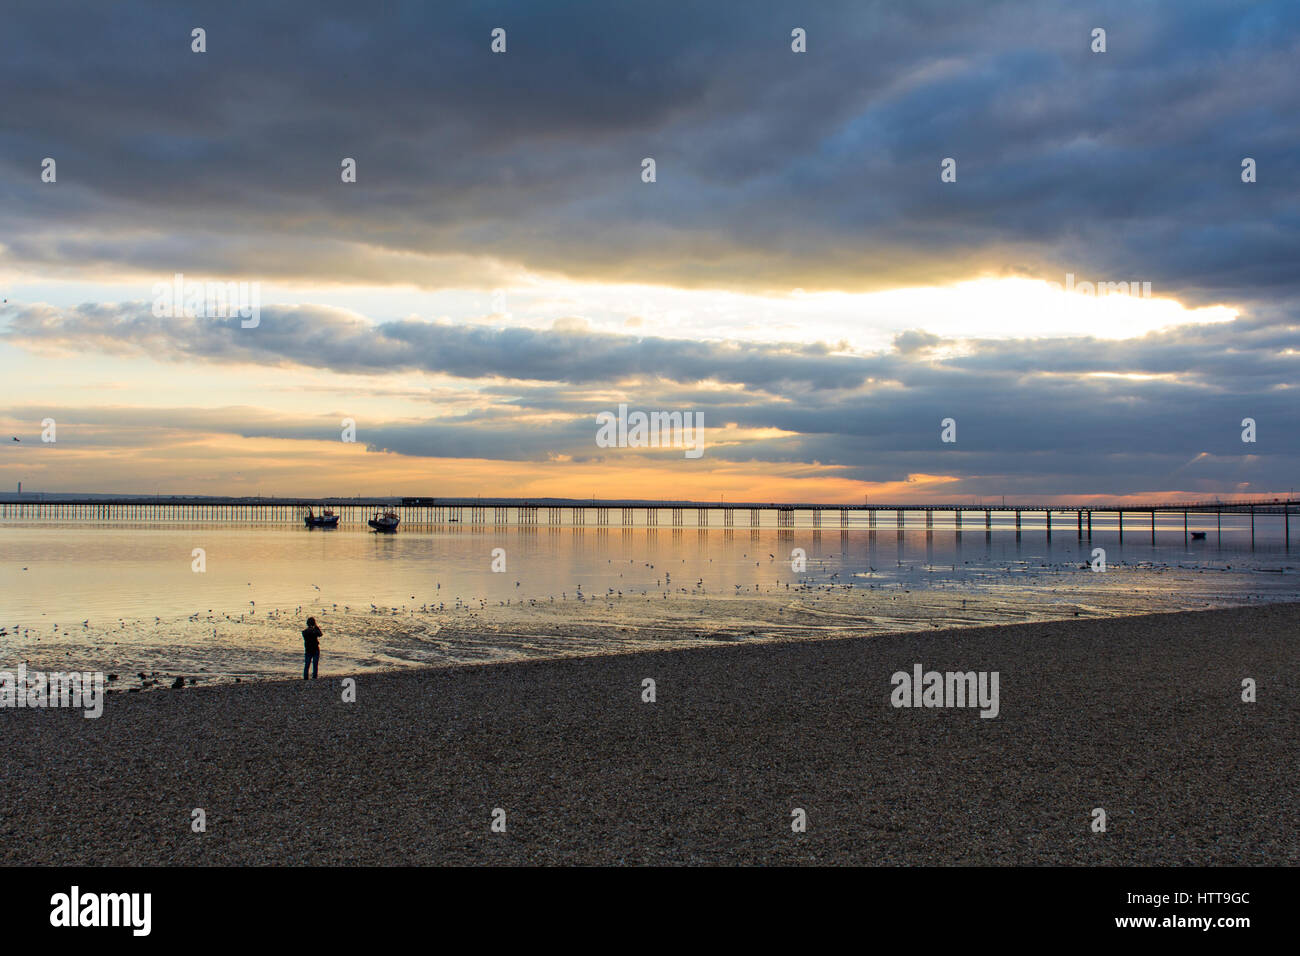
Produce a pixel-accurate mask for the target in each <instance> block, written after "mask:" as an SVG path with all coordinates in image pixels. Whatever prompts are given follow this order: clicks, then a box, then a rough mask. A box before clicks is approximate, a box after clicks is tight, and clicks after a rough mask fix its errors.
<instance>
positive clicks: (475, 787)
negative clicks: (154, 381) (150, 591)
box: [0, 603, 1300, 866]
mask: <svg viewBox="0 0 1300 956" xmlns="http://www.w3.org/2000/svg"><path fill="white" fill-rule="evenodd" d="M918 663H919V664H921V665H923V666H924V667H925V668H926V669H934V670H939V671H944V670H959V671H970V670H976V671H990V672H991V671H996V672H998V673H999V674H1000V697H1001V699H1000V709H999V713H998V716H997V717H996V718H993V719H983V718H981V717H980V715H979V712H978V711H977V710H975V709H969V708H967V709H962V708H934V709H912V708H895V707H893V706H891V704H890V690H891V684H890V677H891V674H893V673H894V672H896V671H910V670H911V669H912V667H913V666H914V665H915V664H918ZM346 676H347V675H346V674H342V673H335V672H333V671H331V670H330V667H329V660H328V656H326V658H325V660H323V662H322V677H321V679H320V680H318V681H315V682H304V681H301V680H291V681H265V682H256V683H251V682H250V683H241V684H220V685H211V686H186V687H184V688H183V689H179V690H159V691H155V692H151V693H142V694H130V695H127V694H114V695H112V696H111V697H110V699H109V700H108V702H107V704H106V706H105V709H104V714H103V716H102V717H101V718H99V719H85V718H84V717H83V716H82V714H81V712H80V711H76V710H13V709H7V710H3V711H0V724H2V726H3V732H4V741H5V747H4V751H5V753H4V759H3V761H2V762H0V779H2V780H3V787H0V861H2V862H3V863H5V864H10V865H13V864H82V865H143V864H161V865H201V866H212V865H250V864H276V865H286V864H287V865H306V864H325V865H344V864H369V865H388V864H401V865H412V864H413V865H445V864H703V865H711V864H771V865H790V864H847V865H895V864H944V865H964V864H1007V865H1012V864H1015V865H1044V864H1073V865H1154V864H1175V865H1176V864H1209V865H1227V864H1251V865H1259V864H1262V865H1296V864H1298V863H1300V836H1298V835H1297V830H1296V820H1297V819H1300V813H1298V812H1297V811H1300V798H1298V797H1297V787H1296V778H1295V768H1296V766H1297V731H1298V730H1300V604H1295V603H1279V604H1270V605H1265V606H1257V607H1249V608H1235V609H1218V610H1208V611H1198V612H1180V613H1170V614H1153V615H1145V616H1133V617H1110V618H1094V619H1074V620H1053V621H1030V622H1026V623H1022V624H1012V625H999V626H989V627H968V628H961V629H937V630H930V631H925V632H911V633H897V634H889V633H885V634H880V633H875V634H868V635H857V636H847V637H844V636H839V637H835V638H828V639H821V640H801V641H797V642H781V641H777V642H771V641H766V642H761V643H747V642H746V641H745V640H744V639H743V636H740V637H738V638H737V639H735V640H728V641H722V642H717V643H716V644H715V645H713V646H705V647H690V648H682V649H669V650H654V651H637V652H632V653H622V654H611V655H603V656H585V657H576V658H571V659H558V660H526V661H510V662H499V663H484V664H472V665H457V666H443V667H429V668H412V669H404V670H397V671H391V672H381V673H365V674H361V675H357V676H356V678H355V680H356V700H355V702H344V700H343V696H344V695H343V678H344V677H346ZM647 678H649V679H651V680H653V681H654V687H655V700H654V702H653V703H648V702H645V701H644V700H643V693H644V691H643V687H644V684H643V682H644V681H645V679H647ZM1244 678H1252V679H1253V680H1254V681H1255V684H1256V686H1257V694H1258V700H1257V701H1256V702H1254V703H1246V702H1243V701H1242V681H1243V679H1244ZM196 808H200V809H202V810H203V815H204V818H205V822H206V830H205V831H204V832H194V830H193V829H192V825H191V824H192V820H193V819H194V814H193V811H194V810H195V809H196ZM498 808H499V809H500V810H502V811H504V814H503V817H504V824H505V825H504V832H497V831H494V830H493V828H492V826H491V824H492V822H493V819H494V811H495V810H497V809H498ZM1096 808H1102V809H1104V810H1105V812H1106V820H1107V826H1106V830H1105V832H1094V831H1093V829H1092V828H1091V827H1090V824H1091V823H1092V821H1093V818H1094V815H1093V811H1094V809H1096ZM795 810H803V811H804V813H805V814H806V820H807V828H806V831H805V832H793V830H792V827H791V820H792V812H793V811H795ZM496 817H497V818H498V820H499V819H501V817H502V814H496ZM498 829H499V827H498Z"/></svg>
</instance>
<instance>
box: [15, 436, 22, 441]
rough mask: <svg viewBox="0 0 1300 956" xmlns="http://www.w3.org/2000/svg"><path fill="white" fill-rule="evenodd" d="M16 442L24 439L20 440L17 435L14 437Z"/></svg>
mask: <svg viewBox="0 0 1300 956" xmlns="http://www.w3.org/2000/svg"><path fill="white" fill-rule="evenodd" d="M14 441H22V439H21V438H19V437H18V436H17V435H15V436H14Z"/></svg>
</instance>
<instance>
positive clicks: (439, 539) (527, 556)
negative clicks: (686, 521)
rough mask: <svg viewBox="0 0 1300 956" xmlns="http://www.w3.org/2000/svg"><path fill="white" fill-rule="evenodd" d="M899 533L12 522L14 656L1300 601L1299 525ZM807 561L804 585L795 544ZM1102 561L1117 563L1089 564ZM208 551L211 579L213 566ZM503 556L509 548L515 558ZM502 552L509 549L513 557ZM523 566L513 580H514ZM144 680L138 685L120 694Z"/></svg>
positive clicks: (227, 654)
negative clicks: (1289, 533)
mask: <svg viewBox="0 0 1300 956" xmlns="http://www.w3.org/2000/svg"><path fill="white" fill-rule="evenodd" d="M1193 522H1194V523H1193V524H1192V526H1191V527H1192V529H1193V530H1197V529H1198V528H1199V529H1204V530H1207V531H1208V539H1207V540H1205V541H1190V542H1185V541H1184V538H1183V533H1182V519H1181V517H1179V518H1177V519H1174V520H1171V521H1170V522H1169V524H1168V525H1167V526H1164V525H1161V526H1158V528H1157V535H1156V543H1155V545H1154V546H1153V545H1152V543H1151V536H1150V530H1149V526H1146V527H1140V526H1135V525H1134V524H1130V523H1127V522H1126V528H1125V535H1124V541H1123V544H1122V545H1121V544H1120V542H1119V540H1118V535H1117V534H1116V532H1115V531H1114V529H1113V526H1112V527H1111V528H1110V529H1099V527H1098V523H1097V522H1094V525H1093V536H1092V539H1091V541H1089V540H1087V539H1085V540H1084V541H1079V540H1077V538H1076V534H1075V529H1074V526H1073V525H1070V526H1068V527H1065V528H1064V529H1063V528H1062V526H1061V525H1060V524H1057V525H1056V527H1055V528H1054V534H1053V536H1052V538H1051V539H1050V540H1049V539H1048V538H1047V537H1046V535H1045V534H1044V533H1043V531H1042V529H1041V525H1040V526H1039V527H1037V528H1034V527H1031V526H1029V525H1026V526H1025V529H1024V531H1023V533H1022V534H1021V535H1020V536H1019V538H1018V537H1017V535H1016V534H1015V533H1014V531H1009V530H995V531H994V532H992V534H986V533H985V531H984V529H983V528H982V527H978V528H976V529H973V530H972V529H969V527H968V529H967V530H965V531H964V533H962V534H960V535H959V534H957V533H955V532H954V531H953V530H951V529H943V530H939V529H937V530H934V531H933V532H927V531H924V530H908V531H905V532H902V533H900V532H898V531H897V530H895V529H894V528H892V527H889V528H885V527H882V528H879V529H877V530H876V531H875V532H868V531H859V530H854V531H850V532H843V533H842V532H840V531H839V530H838V529H833V530H823V531H821V532H815V531H813V530H811V529H799V530H794V531H792V532H777V531H772V530H765V531H757V532H753V531H750V530H749V529H737V530H735V531H724V530H722V529H713V530H709V531H697V530H696V529H695V528H689V529H678V530H673V529H668V528H660V529H658V530H646V529H641V528H638V529H630V530H621V529H617V528H615V529H610V530H598V529H592V528H587V529H579V530H574V529H568V528H565V529H549V528H542V529H536V530H519V529H506V530H495V531H493V530H486V531H485V530H477V531H476V530H471V529H468V528H464V529H461V528H451V529H449V528H446V527H443V528H420V527H406V526H404V527H403V528H402V530H401V531H400V532H399V533H397V534H396V535H378V534H372V533H368V532H366V531H362V530H360V529H355V530H349V529H341V530H335V531H322V530H307V529H305V528H301V527H295V526H293V525H289V524H285V525H282V526H278V525H272V526H267V525H258V526H251V525H243V524H234V523H211V524H203V525H194V524H176V523H167V522H153V523H142V524H134V525H123V524H121V523H113V524H108V523H96V522H91V521H77V522H51V521H39V522H38V521H31V520H22V521H19V520H10V521H6V522H0V629H2V630H3V633H0V666H9V665H11V664H15V663H17V662H18V661H21V660H28V661H31V662H32V666H36V665H37V664H43V665H45V666H52V665H55V664H58V665H61V666H64V667H71V666H77V667H96V668H100V669H105V670H113V669H116V670H118V671H121V672H123V673H124V675H125V674H126V673H127V672H129V673H130V675H131V679H132V680H135V679H136V678H135V677H134V675H135V673H136V672H137V671H138V670H143V671H144V672H145V673H146V674H152V673H154V672H159V673H160V674H161V675H170V674H174V673H184V674H191V675H197V676H200V677H201V678H202V679H205V680H216V679H230V678H231V677H233V676H235V675H240V676H244V677H266V676H286V675H288V674H291V673H293V672H294V668H295V667H299V668H300V666H301V665H300V664H299V663H298V661H300V659H301V658H300V653H301V650H300V649H301V639H300V637H299V634H298V631H299V630H300V629H301V627H302V626H303V625H302V619H303V618H304V617H305V616H306V615H307V614H314V615H315V616H316V617H317V618H318V619H320V621H321V624H322V627H324V629H325V631H326V640H325V641H324V642H323V643H324V646H325V648H326V661H327V662H329V663H331V664H332V665H333V666H334V667H335V669H336V671H337V670H339V669H355V670H366V669H373V668H385V667H399V666H407V665H411V664H419V663H463V662H471V661H480V660H497V659H508V658H515V657H524V656H548V655H562V654H574V653H595V652H601V651H608V650H620V649H629V648H636V647H645V646H655V645H656V644H662V643H663V642H664V641H669V640H671V641H673V642H681V641H685V642H687V643H689V642H691V641H695V640H698V641H707V640H710V639H720V638H721V637H727V638H728V639H733V638H734V639H751V638H752V639H757V640H761V639H770V638H781V637H786V638H788V637H799V636H809V635H816V634H818V633H825V632H826V631H827V630H831V631H833V632H835V633H855V632H859V631H861V630H872V629H876V630H893V629H899V628H913V627H934V626H936V625H945V624H979V623H989V622H997V621H1017V620H1025V619H1032V618H1043V617H1068V616H1074V615H1075V614H1076V613H1078V614H1081V615H1085V616H1092V615H1105V614H1118V613H1131V612H1135V611H1148V610H1164V609H1170V610H1174V609H1181V608H1198V607H1205V606H1208V605H1227V604H1240V603H1251V602H1257V601H1274V600H1296V599H1300V577H1298V576H1297V561H1296V559H1295V556H1294V553H1293V552H1289V551H1287V550H1286V549H1285V548H1284V547H1283V544H1282V536H1281V519H1280V518H1258V519H1257V526H1256V536H1255V541H1254V546H1253V548H1252V546H1251V538H1250V532H1249V523H1248V519H1244V520H1243V519H1241V518H1236V517H1234V518H1225V519H1224V523H1223V532H1222V535H1221V536H1220V535H1219V534H1217V533H1216V530H1215V523H1214V518H1213V516H1210V517H1209V519H1208V521H1206V520H1205V519H1196V518H1194V519H1193ZM796 548H800V549H803V551H804V552H805V553H806V556H807V570H806V571H805V572H804V573H796V572H795V571H794V570H793V569H792V567H791V554H792V551H793V550H794V549H796ZM1093 548H1104V549H1105V551H1106V563H1107V571H1106V573H1104V574H1099V573H1095V572H1093V571H1091V570H1089V569H1087V568H1086V562H1087V560H1088V557H1089V554H1090V552H1091V550H1092V549H1093ZM195 549H202V550H203V552H204V558H203V560H204V562H205V564H206V569H205V570H203V571H202V572H196V571H195V570H194V569H193V564H194V562H195V560H196V559H195V557H194V551H195ZM496 549H500V550H499V551H498V550H496ZM494 552H495V555H494ZM494 559H495V561H496V562H497V564H498V566H500V563H501V561H502V560H504V564H505V571H504V572H494V571H493V570H492V567H493V562H494ZM119 686H121V685H119Z"/></svg>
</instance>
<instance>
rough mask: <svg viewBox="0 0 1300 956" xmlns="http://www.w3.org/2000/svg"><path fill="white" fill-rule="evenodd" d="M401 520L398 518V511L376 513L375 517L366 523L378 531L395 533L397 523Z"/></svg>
mask: <svg viewBox="0 0 1300 956" xmlns="http://www.w3.org/2000/svg"><path fill="white" fill-rule="evenodd" d="M401 520H402V519H401V518H399V517H397V512H396V511H376V512H375V516H374V517H373V518H371V519H370V520H369V521H367V522H366V523H367V524H368V525H370V527H372V528H374V529H375V530H376V531H387V532H393V531H396V530H397V523H398V522H399V521H401Z"/></svg>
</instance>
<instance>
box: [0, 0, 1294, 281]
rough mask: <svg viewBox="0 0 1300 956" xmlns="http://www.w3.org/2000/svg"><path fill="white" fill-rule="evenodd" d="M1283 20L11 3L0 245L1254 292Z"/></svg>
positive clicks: (1277, 251) (1136, 7) (1176, 11)
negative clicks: (1094, 42) (501, 38)
mask: <svg viewBox="0 0 1300 956" xmlns="http://www.w3.org/2000/svg"><path fill="white" fill-rule="evenodd" d="M194 26H203V27H204V28H205V29H206V30H207V32H208V52H207V53H206V54H203V55H197V54H193V53H191V52H190V50H189V32H190V29H191V28H192V27H194ZM496 26H503V27H505V28H506V29H507V30H508V37H509V52H508V53H506V54H505V55H502V56H494V55H493V54H491V53H490V52H489V50H488V39H489V31H490V30H491V29H492V28H493V27H496ZM793 26H801V27H804V28H805V29H807V31H808V44H809V52H808V53H806V54H801V55H796V54H793V53H791V52H790V48H789V34H790V29H791V28H792V27H793ZM1095 26H1102V27H1105V28H1106V29H1107V31H1108V47H1109V49H1108V52H1107V53H1105V54H1092V53H1091V52H1089V49H1088V43H1089V32H1090V30H1091V29H1092V28H1093V27H1095ZM1297 36H1300V7H1298V6H1297V5H1296V4H1294V3H1292V2H1289V0H1281V2H1273V3H1258V4H1249V5H1242V4H1224V3H1211V2H1180V3H1173V2H1167V3H1152V4H1133V3H1131V2H1126V0H1125V2H1121V0H1111V2H1102V3H1096V4H1090V5H1088V7H1087V8H1086V9H1081V8H1077V7H1075V6H1073V5H1069V4H1055V3H1035V4H1029V3H1011V2H1008V3H996V4H969V3H965V2H961V0H952V2H933V0H931V2H911V3H883V2H882V3H872V2H848V0H845V2H827V3H819V4H817V5H815V7H813V8H809V7H808V6H807V5H804V4H795V3H777V2H763V0H756V2H751V3H746V4H744V5H743V8H738V7H737V6H736V5H733V4H701V3H684V2H682V3H673V2H668V3H654V4H636V3H620V4H611V3H605V2H599V3H597V2H592V3H558V4H545V5H542V4H526V3H489V4H484V3H473V4H470V3H465V4H459V5H457V4H452V5H448V4H426V3H415V2H397V0H385V2H376V3H364V4H358V3H347V4H343V3H328V2H327V3H319V2H313V3H310V4H308V3H275V4H264V3H251V2H249V3H240V2H233V3H210V4H174V3H161V2H159V3H145V2H135V3H118V4H105V5H89V4H82V3H77V4H65V3H60V2H57V0H56V2H50V0H41V2H39V3H37V2H30V3H28V2H19V3H16V4H14V3H11V4H9V5H8V8H7V10H6V16H5V23H4V29H3V30H0V91H2V92H3V102H4V111H5V122H4V124H3V125H2V126H0V235H2V236H3V238H2V239H0V242H3V244H4V246H5V248H6V256H7V257H8V258H10V259H11V260H12V261H14V262H26V263H37V264H43V265H46V266H49V267H54V266H57V265H60V264H63V263H65V262H66V261H67V260H68V259H69V258H73V259H75V261H77V262H78V263H80V264H82V265H83V266H86V265H92V264H102V265H104V266H106V267H110V268H111V267H124V266H134V267H138V268H142V269H147V270H151V271H156V270H160V269H161V270H164V271H172V270H173V269H174V270H177V271H214V270H215V271H223V272H246V273H256V274H258V275H263V276H279V275H303V276H315V277H318V278H329V279H340V278H342V279H349V278H351V279H359V278H365V277H371V278H378V279H385V280H387V279H396V278H403V279H406V280H409V281H414V282H419V283H425V284H429V285H440V284H446V283H449V282H452V281H454V280H455V279H456V278H457V277H458V276H459V277H461V278H464V277H466V276H470V277H474V278H481V276H476V275H475V273H474V270H464V271H457V270H453V269H445V268H444V269H438V268H435V267H433V266H431V265H430V264H429V263H428V262H427V261H425V260H422V259H418V258H417V259H415V260H410V259H405V258H402V257H400V255H398V254H406V253H417V254H419V255H426V254H436V253H448V254H456V255H464V254H468V255H476V256H486V257H492V258H494V259H495V260H500V261H504V262H513V263H517V264H522V265H524V266H526V267H529V268H533V269H541V270H555V271H559V272H563V273H566V274H569V275H573V276H577V277H603V278H618V279H629V280H638V281H662V282H670V283H678V284H708V285H711V286H733V287H739V286H747V287H755V286H759V287H772V288H790V287H793V286H801V287H804V288H817V287H840V288H863V287H872V286H883V285H889V284H893V283H895V282H897V281H900V280H906V281H930V280H941V279H951V278H957V277H963V276H966V275H969V274H971V272H972V271H974V270H977V269H993V270H996V271H1007V272H1014V273H1026V274H1033V275H1045V276H1047V277H1049V278H1059V275H1060V273H1062V272H1064V271H1067V270H1069V271H1074V272H1076V273H1080V274H1083V273H1087V274H1089V275H1098V276H1117V275H1118V276H1122V277H1137V278H1140V279H1143V280H1148V281H1152V282H1153V284H1154V285H1155V287H1156V288H1157V289H1159V290H1160V291H1161V293H1164V294H1168V293H1173V294H1178V295H1180V296H1181V297H1183V298H1185V299H1188V300H1206V301H1208V300H1211V299H1216V298H1221V297H1224V296H1227V295H1232V296H1234V297H1236V298H1238V299H1243V298H1258V299H1267V298H1268V297H1269V296H1271V295H1273V294H1278V293H1280V292H1282V291H1289V292H1294V291H1295V290H1296V283H1297V275H1296V270H1295V267H1294V266H1295V263H1296V261H1297V260H1300V239H1298V238H1297V236H1298V235H1300V230H1297V225H1298V223H1297V217H1298V216H1300V202H1298V199H1300V186H1297V183H1300V175H1298V174H1300V162H1298V161H1297V160H1298V156H1297V147H1296V142H1295V137H1294V123H1295V117H1296V115H1297V113H1298V112H1300V109H1298V107H1300V84H1297V83H1296V82H1295V79H1296V77H1295V65H1294V64H1295V62H1296V56H1297ZM45 156H52V157H55V158H56V159H57V160H58V163H59V181H58V183H57V184H56V185H55V186H48V185H44V184H41V183H40V182H39V179H38V173H39V164H40V161H41V159H42V158H43V157H45ZM344 156H351V157H355V158H356V159H357V160H358V163H359V181H358V183H356V184H355V185H351V186H346V187H345V186H343V185H342V184H341V183H340V182H339V178H338V174H339V161H340V159H341V158H342V157H344ZM644 156H653V157H655V158H656V160H657V161H658V164H659V170H658V177H659V181H658V182H657V183H655V184H654V185H643V184H642V183H641V182H640V179H639V171H640V165H639V164H640V161H641V158H642V157H644ZM946 156H952V157H955V158H956V159H957V160H958V182H957V184H953V185H943V184H941V183H940V182H939V177H938V172H939V161H940V160H941V159H942V158H943V157H946ZM1243 156H1252V157H1254V158H1255V159H1256V160H1258V162H1259V164H1260V165H1259V169H1260V173H1259V182H1258V183H1257V184H1255V185H1250V186H1247V185H1244V184H1242V183H1241V182H1240V178H1239V171H1240V168H1239V164H1240V161H1241V158H1242V157H1243ZM388 254H392V255H388Z"/></svg>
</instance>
